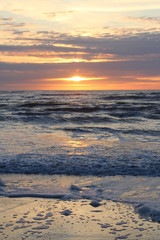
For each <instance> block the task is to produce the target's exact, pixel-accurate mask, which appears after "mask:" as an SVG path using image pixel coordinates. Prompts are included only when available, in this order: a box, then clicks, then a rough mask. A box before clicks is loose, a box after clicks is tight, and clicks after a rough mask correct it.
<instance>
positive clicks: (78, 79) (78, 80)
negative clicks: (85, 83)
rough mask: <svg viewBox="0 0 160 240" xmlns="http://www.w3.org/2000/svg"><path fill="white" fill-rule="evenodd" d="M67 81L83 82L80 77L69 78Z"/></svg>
mask: <svg viewBox="0 0 160 240" xmlns="http://www.w3.org/2000/svg"><path fill="white" fill-rule="evenodd" d="M67 80H70V81H73V82H80V81H82V80H85V78H84V77H80V76H73V77H71V78H68V79H67Z"/></svg>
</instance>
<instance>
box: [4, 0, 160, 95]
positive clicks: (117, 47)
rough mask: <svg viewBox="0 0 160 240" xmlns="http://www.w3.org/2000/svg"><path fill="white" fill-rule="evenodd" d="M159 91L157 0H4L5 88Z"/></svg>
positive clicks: (159, 19)
mask: <svg viewBox="0 0 160 240" xmlns="http://www.w3.org/2000/svg"><path fill="white" fill-rule="evenodd" d="M64 89H66V90H81V89H83V90H105V89H108V90H114V89H116V90H125V89H126V90H129V89H160V1H159V0H135V1H130V0H112V1H106V0H99V1H95V0H41V1H38V0H32V1H31V0H27V1H24V0H14V1H11V0H1V4H0V90H64Z"/></svg>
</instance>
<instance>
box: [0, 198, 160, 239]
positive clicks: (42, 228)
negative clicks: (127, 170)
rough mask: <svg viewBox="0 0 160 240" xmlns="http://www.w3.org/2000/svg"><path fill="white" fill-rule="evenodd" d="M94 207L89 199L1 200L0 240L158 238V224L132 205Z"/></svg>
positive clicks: (107, 203)
mask: <svg viewBox="0 0 160 240" xmlns="http://www.w3.org/2000/svg"><path fill="white" fill-rule="evenodd" d="M97 205H98V204H97ZM95 206H96V203H94V202H93V204H91V201H89V200H79V201H73V200H72V201H62V200H56V199H36V198H6V197H1V198H0V215H1V218H0V239H1V240H3V239H7V240H19V239H22V240H24V239H29V240H33V239H46V240H47V239H48V240H49V239H50V240H51V239H55V240H56V239H57V240H58V239H61V240H63V239H66V240H69V239H77V240H84V239H87V240H91V239H94V240H101V239H107V240H108V239H109V240H112V239H113V240H118V239H129V240H136V239H137V240H140V239H143V240H149V239H152V240H159V239H160V224H158V223H154V222H151V221H149V220H145V219H143V218H141V217H140V216H139V215H138V214H137V213H135V211H134V209H133V207H132V205H129V204H124V203H119V202H112V201H102V202H100V206H97V207H95Z"/></svg>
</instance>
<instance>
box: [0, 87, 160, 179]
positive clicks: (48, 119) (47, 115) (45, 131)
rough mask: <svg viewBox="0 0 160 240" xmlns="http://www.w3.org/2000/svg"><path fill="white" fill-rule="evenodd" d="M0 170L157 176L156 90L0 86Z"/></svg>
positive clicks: (159, 99)
mask: <svg viewBox="0 0 160 240" xmlns="http://www.w3.org/2000/svg"><path fill="white" fill-rule="evenodd" d="M0 172H1V173H27V174H51V175H53V174H65V175H94V176H108V175H109V176H111V175H128V176H129V175H132V176H152V177H154V176H160V91H79V92H78V91H31V92H0Z"/></svg>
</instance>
